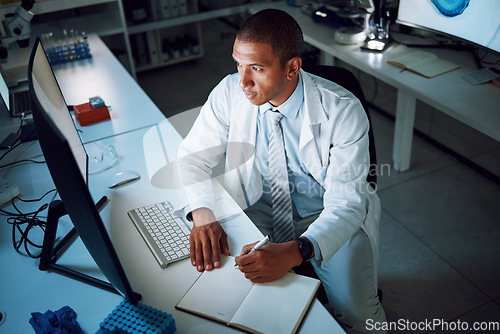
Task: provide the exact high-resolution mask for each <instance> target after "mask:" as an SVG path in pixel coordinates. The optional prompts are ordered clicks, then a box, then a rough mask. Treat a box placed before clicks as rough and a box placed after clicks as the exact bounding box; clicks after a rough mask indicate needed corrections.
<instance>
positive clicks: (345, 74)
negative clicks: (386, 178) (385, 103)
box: [304, 65, 377, 189]
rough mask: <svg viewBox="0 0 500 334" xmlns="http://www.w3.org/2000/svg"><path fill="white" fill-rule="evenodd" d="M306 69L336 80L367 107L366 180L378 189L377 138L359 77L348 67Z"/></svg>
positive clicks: (310, 67)
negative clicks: (367, 146)
mask: <svg viewBox="0 0 500 334" xmlns="http://www.w3.org/2000/svg"><path fill="white" fill-rule="evenodd" d="M304 71H306V72H309V73H311V74H314V75H317V76H319V77H322V78H324V79H327V80H330V81H333V82H335V83H336V84H338V85H340V86H342V87H344V88H345V89H347V90H348V91H350V92H351V93H353V94H354V96H356V97H357V98H358V100H359V101H360V102H361V105H362V106H363V109H365V112H366V116H367V117H368V122H369V123H370V130H369V131H368V138H369V151H370V169H369V172H368V176H367V177H366V180H367V181H368V183H369V184H370V185H371V186H372V187H373V189H376V186H377V155H376V152H375V140H374V137H373V129H372V123H371V118H370V113H369V112H368V103H367V102H366V99H365V95H364V94H363V89H362V88H361V85H360V84H359V81H358V79H357V78H356V76H355V75H354V74H353V73H352V72H351V71H349V70H348V69H345V68H342V67H337V66H328V65H307V66H304Z"/></svg>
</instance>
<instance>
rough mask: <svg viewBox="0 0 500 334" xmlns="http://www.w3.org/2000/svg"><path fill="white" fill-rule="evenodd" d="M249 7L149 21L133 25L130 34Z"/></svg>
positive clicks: (195, 20)
mask: <svg viewBox="0 0 500 334" xmlns="http://www.w3.org/2000/svg"><path fill="white" fill-rule="evenodd" d="M248 7H249V5H239V6H234V7H228V8H221V9H215V10H211V11H208V12H201V13H194V14H188V15H184V16H178V17H173V18H168V19H163V20H157V21H154V22H148V23H143V24H138V25H131V26H129V28H128V32H129V34H137V33H141V32H146V31H149V30H156V29H163V28H170V27H175V26H179V25H183V24H189V23H195V22H201V21H206V20H211V19H215V18H218V17H223V16H228V15H233V14H241V13H244V12H246V11H247V10H248Z"/></svg>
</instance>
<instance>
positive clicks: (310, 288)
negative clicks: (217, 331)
mask: <svg viewBox="0 0 500 334" xmlns="http://www.w3.org/2000/svg"><path fill="white" fill-rule="evenodd" d="M318 286H319V281H318V280H316V279H312V278H310V277H305V276H300V275H296V274H293V273H288V274H287V275H285V276H284V277H282V278H280V279H279V280H276V281H273V282H269V283H261V284H255V285H254V288H253V289H252V291H250V293H249V294H248V296H247V298H246V299H245V301H244V302H243V303H242V304H241V306H240V309H239V310H238V312H237V313H236V314H235V316H234V317H233V319H232V320H231V323H233V324H240V325H243V326H245V327H246V328H251V329H253V330H255V331H257V332H262V333H293V332H294V331H295V330H296V329H297V326H298V325H299V320H300V319H301V318H302V317H303V316H304V314H305V312H306V311H307V308H308V306H309V304H310V302H311V301H312V299H313V298H314V296H315V292H316V290H317V288H318Z"/></svg>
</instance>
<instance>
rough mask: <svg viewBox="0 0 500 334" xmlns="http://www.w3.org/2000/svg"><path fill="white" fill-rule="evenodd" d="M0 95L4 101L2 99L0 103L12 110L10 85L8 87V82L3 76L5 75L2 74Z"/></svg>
mask: <svg viewBox="0 0 500 334" xmlns="http://www.w3.org/2000/svg"><path fill="white" fill-rule="evenodd" d="M0 95H1V98H2V101H0V105H1V106H3V107H4V108H3V109H5V110H10V93H9V87H7V83H6V82H5V79H4V78H3V75H2V74H0Z"/></svg>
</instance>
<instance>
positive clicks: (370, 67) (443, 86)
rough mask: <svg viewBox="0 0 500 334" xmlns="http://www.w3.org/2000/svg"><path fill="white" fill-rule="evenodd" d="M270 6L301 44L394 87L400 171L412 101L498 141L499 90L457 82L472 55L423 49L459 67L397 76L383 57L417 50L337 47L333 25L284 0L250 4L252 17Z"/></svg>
mask: <svg viewBox="0 0 500 334" xmlns="http://www.w3.org/2000/svg"><path fill="white" fill-rule="evenodd" d="M271 7H272V8H277V9H282V10H285V11H286V12H288V13H289V14H290V15H292V16H293V17H294V18H295V19H296V20H297V22H298V23H299V25H300V26H301V28H302V31H303V34H304V40H305V41H306V42H307V43H309V44H311V45H313V46H315V47H316V48H318V49H319V50H321V51H322V52H323V53H324V54H327V55H330V56H333V57H335V58H338V59H340V60H342V61H344V62H346V63H348V64H350V65H352V66H354V67H356V68H358V69H360V70H361V71H363V72H366V73H368V74H370V75H372V76H374V77H376V78H378V79H380V80H382V81H383V82H385V83H387V84H389V85H391V86H393V87H395V88H397V90H398V96H397V106H396V124H395V135H394V145H393V163H394V169H395V170H397V171H400V172H403V171H406V170H408V169H409V168H410V159H411V146H412V137H413V124H414V119H415V106H416V100H417V99H419V100H421V101H423V102H425V103H427V104H429V105H431V106H432V107H434V108H436V109H438V110H440V111H442V112H444V113H445V114H447V115H449V116H451V117H453V118H456V119H457V120H459V121H461V122H463V123H465V124H467V125H469V126H471V127H472V128H474V129H476V130H478V131H481V132H482V133H484V134H486V135H488V136H490V137H491V138H493V139H496V140H497V141H500V107H499V106H500V90H499V89H498V88H497V87H495V86H494V85H492V84H483V85H479V86H472V85H470V84H468V83H467V82H466V81H465V80H463V79H462V78H461V76H462V75H463V74H466V73H470V72H472V71H474V70H476V69H477V68H476V65H475V62H474V59H473V57H472V55H471V54H469V53H467V52H463V51H452V50H443V49H430V50H427V51H430V52H433V53H435V54H436V55H438V56H439V57H440V58H442V59H446V60H449V61H451V62H454V63H457V64H459V65H460V66H461V68H460V69H458V70H455V71H452V72H449V73H446V74H443V75H440V76H438V77H435V78H433V79H427V78H424V77H422V76H419V75H417V74H415V73H411V72H409V71H404V72H401V69H400V68H398V67H396V66H393V65H390V64H388V63H387V60H388V59H392V58H395V57H398V56H400V55H404V54H407V53H409V52H412V51H416V48H408V47H406V46H403V45H396V44H393V46H391V47H390V48H389V49H388V50H386V51H385V52H383V53H371V52H366V51H362V50H361V49H360V47H359V45H358V46H348V45H340V44H338V43H337V42H335V39H334V34H333V32H334V29H333V28H332V27H330V26H328V25H325V24H319V23H316V22H314V21H313V20H312V18H311V17H308V16H306V15H305V14H303V13H301V12H300V8H297V7H292V6H289V5H287V4H286V3H285V2H284V1H283V2H281V1H280V2H277V3H262V4H255V5H252V6H251V7H250V11H251V12H252V13H255V12H257V11H259V10H261V9H264V8H271ZM330 58H331V57H330ZM323 59H325V57H323ZM327 62H328V60H327ZM329 65H333V59H330V64H329Z"/></svg>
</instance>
